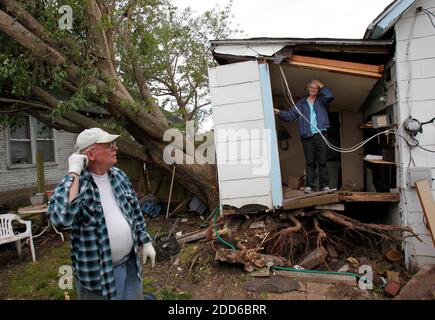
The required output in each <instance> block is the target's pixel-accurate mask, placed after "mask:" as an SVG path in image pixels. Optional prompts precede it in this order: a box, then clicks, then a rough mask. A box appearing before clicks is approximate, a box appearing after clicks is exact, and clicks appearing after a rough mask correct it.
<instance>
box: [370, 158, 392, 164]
mask: <svg viewBox="0 0 435 320" xmlns="http://www.w3.org/2000/svg"><path fill="white" fill-rule="evenodd" d="M364 161H367V162H370V163H376V164H396V163H395V162H392V161H386V160H372V159H364Z"/></svg>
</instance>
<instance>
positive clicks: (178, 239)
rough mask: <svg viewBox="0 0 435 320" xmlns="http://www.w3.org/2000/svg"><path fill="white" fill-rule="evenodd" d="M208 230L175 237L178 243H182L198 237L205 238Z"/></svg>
mask: <svg viewBox="0 0 435 320" xmlns="http://www.w3.org/2000/svg"><path fill="white" fill-rule="evenodd" d="M207 232H208V230H207V229H205V230H201V231H198V232H195V233H194V234H191V235H188V236H181V237H179V238H177V241H178V243H180V244H182V243H186V242H192V241H196V240H199V239H203V238H205V236H206V234H207Z"/></svg>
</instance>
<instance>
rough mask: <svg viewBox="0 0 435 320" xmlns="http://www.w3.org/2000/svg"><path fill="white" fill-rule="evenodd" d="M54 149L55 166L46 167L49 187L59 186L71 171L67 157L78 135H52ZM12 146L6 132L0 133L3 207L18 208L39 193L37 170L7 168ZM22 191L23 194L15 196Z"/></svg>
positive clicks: (53, 164)
mask: <svg viewBox="0 0 435 320" xmlns="http://www.w3.org/2000/svg"><path fill="white" fill-rule="evenodd" d="M53 135H54V139H55V142H54V145H55V159H56V161H55V163H47V164H46V165H45V167H44V173H45V183H46V185H47V187H50V188H51V187H52V186H53V185H56V184H57V182H59V180H60V179H61V178H62V176H63V175H65V173H66V172H67V170H68V157H69V155H70V154H71V153H72V152H73V151H74V144H75V140H76V135H75V134H72V133H67V132H60V131H57V130H54V131H53ZM8 152H9V143H8V140H7V132H6V131H0V205H5V204H6V205H8V206H9V207H11V208H12V207H15V206H17V205H23V204H30V202H29V195H31V194H32V193H33V192H35V191H36V166H35V165H34V164H32V165H23V166H21V167H10V166H9V165H8V162H9V160H8V156H9V153H8ZM14 190H20V192H14Z"/></svg>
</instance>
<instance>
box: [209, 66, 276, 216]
mask: <svg viewBox="0 0 435 320" xmlns="http://www.w3.org/2000/svg"><path fill="white" fill-rule="evenodd" d="M260 70H261V67H259V65H258V63H257V62H256V61H248V62H241V63H234V64H228V65H223V66H218V67H215V68H211V69H210V70H209V82H210V91H211V100H212V104H213V122H214V128H215V135H214V139H215V146H216V156H217V169H218V180H219V192H220V200H221V204H222V205H230V206H234V207H236V208H240V207H242V206H244V205H247V204H258V205H263V206H266V207H268V208H272V207H273V203H272V191H273V190H272V185H271V184H272V181H271V180H272V179H271V177H272V174H271V170H270V171H268V170H262V167H263V165H264V164H266V165H267V164H270V162H269V161H270V154H268V150H267V146H268V145H267V144H268V141H267V137H266V136H264V131H263V130H264V129H268V128H267V121H266V114H265V109H264V106H265V105H266V102H268V101H266V100H267V99H270V100H271V95H270V94H269V96H268V97H266V96H264V92H263V91H262V86H263V84H262V81H261V79H262V77H261V76H260ZM269 86H270V85H269ZM268 104H269V103H268ZM267 111H268V112H270V113H271V115H272V116H273V110H272V101H270V110H267ZM225 130H229V131H227V132H226V133H227V134H224V131H225ZM258 146H260V150H258V149H257V148H258ZM254 147H256V148H254ZM254 151H256V152H254ZM272 151H273V150H272ZM272 160H273V158H272ZM272 167H273V165H272ZM266 168H267V167H266ZM269 168H270V167H269ZM277 169H279V168H277ZM272 170H273V169H272ZM279 187H280V186H279ZM281 196H282V195H281Z"/></svg>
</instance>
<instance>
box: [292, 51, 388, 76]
mask: <svg viewBox="0 0 435 320" xmlns="http://www.w3.org/2000/svg"><path fill="white" fill-rule="evenodd" d="M292 61H296V62H306V63H313V64H319V65H322V66H330V67H339V68H344V69H350V70H358V71H366V72H373V73H379V72H382V71H383V70H384V66H383V65H372V64H366V63H357V62H349V61H341V60H332V59H325V58H315V57H307V56H300V55H293V58H292Z"/></svg>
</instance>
